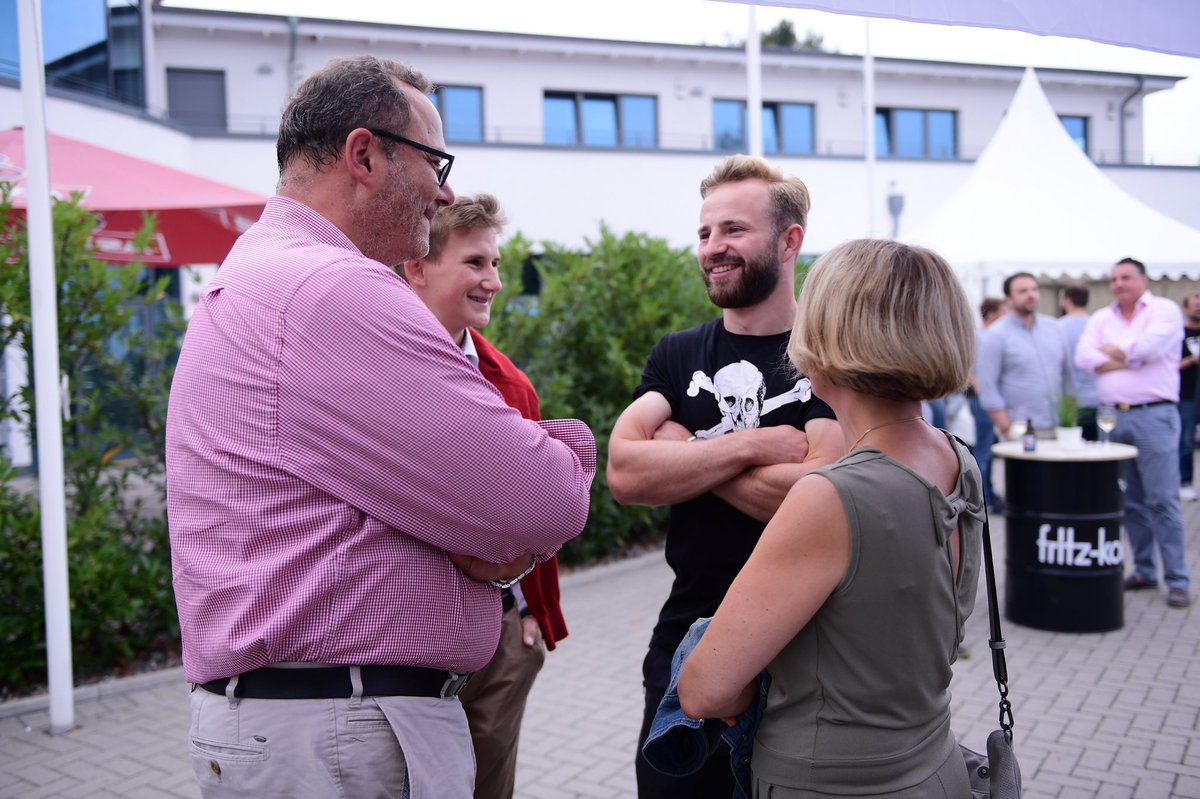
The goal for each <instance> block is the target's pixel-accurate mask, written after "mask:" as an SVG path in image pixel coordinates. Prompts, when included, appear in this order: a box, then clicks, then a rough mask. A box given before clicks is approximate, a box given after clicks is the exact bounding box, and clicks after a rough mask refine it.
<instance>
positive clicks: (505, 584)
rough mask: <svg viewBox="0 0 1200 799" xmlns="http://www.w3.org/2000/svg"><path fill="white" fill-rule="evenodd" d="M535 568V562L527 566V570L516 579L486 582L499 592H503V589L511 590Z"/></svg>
mask: <svg viewBox="0 0 1200 799" xmlns="http://www.w3.org/2000/svg"><path fill="white" fill-rule="evenodd" d="M536 566H537V561H534V562H533V563H530V564H529V568H527V569H526V570H525V571H523V572H521V573H520V574H518V575H517V576H516V577H514V578H512V579H511V580H488V585H494V586H496V587H497V588H499V589H501V590H503V589H505V588H512V587H513V586H514V585H516V584H517V583H519V582H521V581H522V580H524V579H525V578H526V577H528V576H529V573H530V572H532V571H533V570H534V567H536Z"/></svg>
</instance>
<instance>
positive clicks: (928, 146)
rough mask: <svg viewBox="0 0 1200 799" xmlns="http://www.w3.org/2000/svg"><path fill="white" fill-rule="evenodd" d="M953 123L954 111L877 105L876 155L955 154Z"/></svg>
mask: <svg viewBox="0 0 1200 799" xmlns="http://www.w3.org/2000/svg"><path fill="white" fill-rule="evenodd" d="M956 127H957V119H956V115H955V112H953V111H925V110H922V109H919V108H876V109H875V155H876V156H878V157H880V158H931V159H943V158H956V157H957V156H958V135H957V133H956V132H955V129H956Z"/></svg>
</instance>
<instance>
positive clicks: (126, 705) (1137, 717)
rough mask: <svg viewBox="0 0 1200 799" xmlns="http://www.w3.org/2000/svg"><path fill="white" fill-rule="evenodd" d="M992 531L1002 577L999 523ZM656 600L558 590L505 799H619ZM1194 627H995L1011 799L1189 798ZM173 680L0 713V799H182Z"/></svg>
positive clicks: (649, 578) (962, 698)
mask: <svg viewBox="0 0 1200 799" xmlns="http://www.w3.org/2000/svg"><path fill="white" fill-rule="evenodd" d="M1184 510H1185V517H1186V521H1187V526H1188V553H1189V566H1190V568H1191V571H1192V574H1194V575H1200V540H1198V539H1200V534H1198V530H1200V504H1197V503H1189V504H1187V505H1186V506H1185V509H1184ZM995 527H996V528H997V529H996V530H994V535H995V538H996V541H995V550H996V554H997V557H998V560H997V567H998V569H1000V570H1001V572H1002V571H1003V559H1004V558H1003V553H1004V544H1003V534H1004V529H1003V528H1004V525H1003V521H1002V520H999V521H998V523H996V524H995ZM669 584H670V573H669V571H668V570H667V568H666V566H665V565H664V563H663V560H662V555H661V553H660V552H653V553H650V554H647V555H643V556H641V557H638V558H634V559H631V560H628V561H623V562H620V563H616V564H612V565H607V566H601V567H597V568H593V569H588V570H585V571H581V572H577V573H575V574H572V575H570V576H568V577H567V578H565V579H564V582H563V604H564V607H565V612H566V616H567V619H568V623H569V624H570V626H571V636H570V637H569V638H568V639H567V640H565V641H563V642H562V644H561V645H560V646H559V648H558V650H557V651H555V652H552V653H550V655H549V656H548V657H547V659H546V667H545V669H544V671H543V673H542V674H541V676H540V677H539V678H538V682H537V684H536V685H535V687H534V691H533V695H532V696H531V698H530V702H529V708H528V711H527V713H526V717H525V724H524V729H523V732H522V736H523V737H522V748H521V758H520V764H519V770H518V775H517V797H518V798H519V799H577V798H579V797H588V798H593V797H595V798H600V799H603V798H604V797H628V796H632V795H634V781H633V767H632V757H633V748H634V743H635V738H636V735H637V726H638V721H639V718H640V713H641V709H640V708H641V696H640V691H641V686H640V680H641V677H640V663H641V658H642V655H643V652H644V650H645V646H646V643H647V641H648V640H649V636H650V629H651V627H652V626H653V623H654V618H655V615H656V613H657V610H658V607H659V605H660V604H661V602H662V600H663V599H664V598H665V596H666V593H667V589H668V587H669ZM1001 585H1002V586H1003V577H1002V575H1001ZM1196 591H1197V589H1196V588H1193V592H1194V593H1195V592H1196ZM982 601H983V600H982V594H981V599H980V602H981V603H982ZM979 607H980V608H982V604H981V605H980V606H979ZM1198 621H1200V615H1198V611H1197V608H1196V607H1195V606H1193V607H1192V608H1190V609H1188V610H1173V609H1169V608H1167V606H1166V604H1165V595H1164V594H1163V593H1162V592H1142V593H1136V594H1129V595H1127V597H1126V606H1125V626H1124V628H1123V629H1121V630H1118V631H1115V632H1110V633H1098V634H1095V633H1093V634H1066V633H1050V632H1043V631H1038V630H1033V629H1030V628H1026V627H1019V626H1017V625H1015V624H1012V623H1007V624H1006V626H1005V632H1006V637H1007V639H1008V641H1009V656H1008V657H1009V660H1008V662H1009V669H1010V673H1011V677H1012V686H1011V687H1012V698H1013V700H1014V712H1015V716H1016V741H1017V752H1018V755H1019V757H1020V761H1021V765H1022V768H1023V771H1024V774H1025V786H1026V796H1028V797H1030V798H1031V799H1043V798H1049V797H1060V798H1061V799H1075V797H1079V798H1080V799H1082V797H1111V798H1112V799H1116V798H1117V797H1134V798H1136V799H1167V797H1180V798H1181V799H1182V798H1186V797H1193V798H1196V799H1200V623H1198ZM968 643H969V644H970V646H971V648H972V656H971V657H970V658H968V659H966V660H963V661H960V662H959V664H958V665H956V666H955V678H954V684H953V691H954V705H953V711H954V723H953V726H954V731H955V733H956V734H957V735H958V736H959V737H960V738H961V739H963V740H964V741H965V742H966V743H968V744H969V745H974V747H975V748H982V746H983V742H984V738H985V736H986V735H987V733H988V731H990V730H991V729H993V728H994V727H995V726H996V697H995V687H994V683H993V682H992V679H991V665H990V660H989V658H988V656H987V624H986V617H985V614H984V613H983V612H982V610H980V611H978V612H976V614H975V616H974V617H973V618H972V619H971V622H970V626H969V631H968ZM182 680H183V678H182V675H181V673H180V672H179V670H177V669H175V670H170V671H168V672H164V673H162V674H156V675H147V676H142V677H136V678H130V679H125V680H117V681H114V682H112V683H107V684H104V685H101V686H91V687H88V688H84V689H80V691H79V693H78V699H77V704H76V720H77V722H78V723H79V725H80V729H79V730H78V731H77V732H76V733H74V734H72V735H67V736H58V737H51V736H49V735H47V734H46V727H47V725H48V722H47V715H46V712H45V707H46V702H45V699H44V697H43V698H36V697H35V698H32V699H25V700H18V701H15V702H8V703H4V704H0V797H14V799H15V798H17V797H19V799H39V798H40V797H123V798H128V799H142V798H143V797H145V798H147V799H149V798H150V797H189V798H192V799H194V797H198V796H199V792H198V791H197V789H196V788H195V786H194V785H193V783H192V777H191V773H190V767H189V765H188V760H187V748H186V729H187V701H186V692H187V688H186V686H185V685H184V683H183V681H182Z"/></svg>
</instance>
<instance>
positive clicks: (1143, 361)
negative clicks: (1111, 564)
mask: <svg viewBox="0 0 1200 799" xmlns="http://www.w3.org/2000/svg"><path fill="white" fill-rule="evenodd" d="M1147 285H1148V281H1147V279H1146V267H1145V265H1144V264H1142V263H1141V262H1140V261H1136V260H1134V259H1132V258H1125V259H1123V260H1121V261H1119V262H1118V263H1117V265H1116V266H1114V267H1113V270H1112V279H1111V280H1110V281H1109V288H1110V289H1111V291H1112V295H1113V299H1114V300H1115V302H1113V304H1112V305H1109V306H1107V307H1105V308H1101V309H1100V310H1098V311H1096V313H1094V314H1092V317H1091V318H1090V319H1089V320H1088V323H1087V327H1085V328H1084V329H1083V335H1082V336H1080V338H1079V344H1078V345H1076V349H1075V363H1076V365H1077V366H1078V367H1079V368H1080V369H1088V370H1090V371H1092V372H1095V373H1096V393H1097V394H1098V396H1099V400H1100V404H1101V405H1115V406H1116V408H1117V426H1116V428H1115V429H1114V430H1113V432H1112V440H1113V441H1117V442H1120V443H1123V444H1132V445H1134V446H1135V447H1137V450H1138V454H1137V458H1136V459H1134V460H1132V461H1126V463H1128V464H1129V466H1128V467H1127V469H1126V473H1125V476H1126V489H1125V532H1126V533H1127V534H1128V535H1129V543H1130V545H1131V546H1132V547H1133V572H1132V573H1131V574H1130V575H1129V577H1128V578H1127V579H1126V581H1125V588H1126V590H1130V591H1138V590H1146V589H1154V588H1157V587H1158V566H1157V565H1156V563H1155V554H1154V553H1155V548H1156V545H1157V549H1158V556H1159V558H1161V559H1162V570H1163V579H1164V581H1165V582H1166V584H1167V604H1168V605H1170V606H1171V607H1173V608H1184V607H1187V606H1188V605H1190V604H1191V601H1192V600H1191V595H1190V594H1189V590H1188V589H1189V580H1188V572H1187V559H1186V557H1185V555H1184V535H1183V515H1182V514H1181V513H1180V511H1179V412H1178V410H1177V409H1176V405H1177V403H1178V402H1179V352H1180V349H1181V348H1182V346H1183V315H1182V314H1181V313H1180V311H1179V306H1177V305H1176V304H1175V303H1173V302H1171V301H1170V300H1168V299H1165V298H1163V297H1155V296H1154V295H1153V294H1151V293H1150V292H1149V291H1147V290H1146V287H1147Z"/></svg>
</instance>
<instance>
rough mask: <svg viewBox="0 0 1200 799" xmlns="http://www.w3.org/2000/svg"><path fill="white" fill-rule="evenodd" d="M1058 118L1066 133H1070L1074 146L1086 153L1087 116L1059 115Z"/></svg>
mask: <svg viewBox="0 0 1200 799" xmlns="http://www.w3.org/2000/svg"><path fill="white" fill-rule="evenodd" d="M1058 119H1059V121H1060V122H1062V125H1063V127H1064V128H1066V129H1067V133H1069V134H1070V135H1071V139H1072V140H1073V141H1074V142H1075V144H1076V146H1078V147H1079V149H1080V150H1083V152H1084V154H1085V155H1086V154H1087V151H1088V135H1087V134H1088V124H1087V123H1088V121H1087V117H1072V116H1060V117H1059V118H1058Z"/></svg>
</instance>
